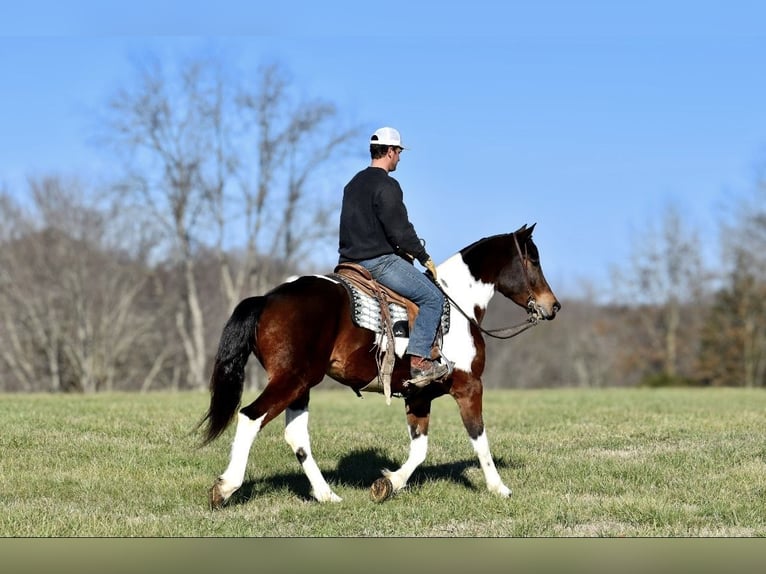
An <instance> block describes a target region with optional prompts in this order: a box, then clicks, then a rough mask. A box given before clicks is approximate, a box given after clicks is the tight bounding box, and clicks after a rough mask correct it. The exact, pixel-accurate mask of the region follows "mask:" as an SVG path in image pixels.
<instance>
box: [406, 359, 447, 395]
mask: <svg viewBox="0 0 766 574" xmlns="http://www.w3.org/2000/svg"><path fill="white" fill-rule="evenodd" d="M449 372H450V366H449V365H448V364H446V363H438V362H436V361H432V360H431V359H426V358H425V357H417V356H415V355H412V356H411V357H410V376H411V377H412V378H411V379H410V384H412V385H415V386H417V387H422V386H425V385H427V384H428V383H430V382H431V381H436V380H438V379H441V378H442V377H444V376H446V375H448V374H449Z"/></svg>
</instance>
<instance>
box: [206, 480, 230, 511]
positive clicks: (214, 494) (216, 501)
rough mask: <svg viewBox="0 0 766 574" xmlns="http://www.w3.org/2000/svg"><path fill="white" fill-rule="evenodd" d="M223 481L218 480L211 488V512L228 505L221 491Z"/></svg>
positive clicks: (209, 498)
mask: <svg viewBox="0 0 766 574" xmlns="http://www.w3.org/2000/svg"><path fill="white" fill-rule="evenodd" d="M222 482H223V481H222V480H221V479H220V478H217V479H216V481H215V482H214V483H213V486H212V487H211V488H210V493H209V497H208V500H209V502H210V510H220V509H221V508H223V505H224V504H226V500H227V497H225V496H224V495H223V492H222V491H221V484H222Z"/></svg>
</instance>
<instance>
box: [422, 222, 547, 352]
mask: <svg viewBox="0 0 766 574" xmlns="http://www.w3.org/2000/svg"><path fill="white" fill-rule="evenodd" d="M513 242H514V244H515V245H516V253H518V254H519V259H520V260H521V270H522V272H523V273H524V284H525V285H526V287H527V293H528V295H529V299H528V300H527V309H528V310H529V311H528V312H531V311H532V310H533V309H534V296H533V295H532V287H531V286H530V283H529V275H528V274H527V267H526V265H524V256H523V255H522V254H521V246H520V245H519V240H518V239H517V238H516V234H515V233H514V234H513ZM432 279H433V278H432ZM434 283H435V284H436V286H437V287H438V288H439V290H440V291H441V292H442V294H443V295H444V296H445V297H446V298H447V300H448V301H449V302H450V304H452V305H453V306H454V307H455V309H457V310H458V311H459V312H460V314H461V315H463V317H465V318H466V319H468V322H469V323H471V324H472V325H473V326H474V327H476V328H477V329H478V330H479V331H481V332H482V333H484V334H485V335H487V336H488V337H492V338H494V339H511V338H512V337H515V336H516V335H520V334H521V333H523V332H524V331H526V330H527V329H529V328H530V327H534V326H535V325H537V323H538V321H539V318H538V316H537V314H534V315H532V314H530V316H529V317H527V319H526V321H522V322H521V323H517V324H516V325H511V326H510V327H505V328H503V329H485V328H484V327H482V326H481V325H479V322H478V321H477V320H476V319H474V318H473V317H472V316H470V315H468V313H466V312H465V311H463V309H461V307H460V305H458V304H457V303H456V302H455V300H454V299H453V298H452V297H450V296H449V294H448V293H447V292H446V291H445V290H444V289H443V288H442V286H441V285H440V284H439V282H438V281H434Z"/></svg>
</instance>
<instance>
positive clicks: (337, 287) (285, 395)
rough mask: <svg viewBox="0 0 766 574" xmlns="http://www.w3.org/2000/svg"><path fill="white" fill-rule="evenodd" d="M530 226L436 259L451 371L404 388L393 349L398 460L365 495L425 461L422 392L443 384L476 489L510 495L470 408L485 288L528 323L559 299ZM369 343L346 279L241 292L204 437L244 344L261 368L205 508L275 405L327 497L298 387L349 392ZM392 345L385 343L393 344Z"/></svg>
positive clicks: (229, 395)
mask: <svg viewBox="0 0 766 574" xmlns="http://www.w3.org/2000/svg"><path fill="white" fill-rule="evenodd" d="M534 227H535V226H534V225H532V226H531V227H527V226H526V225H525V226H523V227H522V228H520V229H518V230H517V231H515V232H514V233H509V234H503V235H495V236H492V237H486V238H484V239H481V240H479V241H477V242H475V243H473V244H471V245H469V246H468V247H465V248H464V249H462V250H460V252H458V253H456V254H455V255H453V256H452V257H450V258H449V259H447V260H446V261H445V262H444V263H442V264H441V265H439V266H438V267H437V273H438V280H439V283H440V285H441V287H442V289H443V291H444V292H445V294H446V295H447V296H448V298H449V301H450V306H451V309H450V312H451V313H450V328H449V330H448V332H447V333H446V335H444V338H443V341H442V345H441V352H442V355H443V356H444V357H445V358H446V359H448V360H450V361H453V362H454V370H453V371H452V373H451V374H450V376H449V377H448V378H447V379H446V380H444V381H443V382H435V383H431V384H430V385H428V386H426V387H424V388H422V389H414V388H410V387H406V386H405V385H404V382H405V380H406V379H407V378H408V374H409V368H408V361H407V360H406V358H402V357H400V356H398V357H397V359H396V362H395V364H394V370H393V373H392V376H391V390H392V392H393V393H394V394H395V395H401V396H402V397H403V398H404V404H405V409H406V416H407V425H408V427H409V433H410V438H411V442H410V449H409V456H408V458H407V460H406V461H405V463H404V464H403V465H402V466H401V468H399V469H398V470H396V471H393V472H392V471H388V470H384V471H383V474H384V478H381V479H378V480H377V481H376V483H375V485H373V498H375V499H377V500H382V499H385V498H386V497H387V496H389V495H390V494H391V493H392V492H396V491H398V490H400V489H402V488H403V487H404V486H405V485H406V484H407V481H408V480H409V478H410V476H411V475H412V473H413V472H414V471H415V469H416V468H417V467H418V466H419V465H420V464H421V463H422V462H423V461H424V460H425V458H426V451H427V449H428V425H429V416H430V411H431V401H432V400H433V399H435V398H437V397H439V396H442V395H445V394H450V395H452V397H453V398H454V399H455V401H456V402H457V404H458V407H459V410H460V416H461V417H462V420H463V424H464V426H465V429H466V431H467V432H468V436H469V438H470V441H471V444H472V446H473V449H474V451H475V452H476V455H477V456H478V459H479V464H480V466H481V469H482V470H483V471H484V477H485V479H486V482H487V487H488V488H489V490H490V491H492V492H495V493H497V494H499V495H500V496H510V494H511V490H510V489H509V488H508V487H507V486H506V485H505V484H503V481H502V479H501V478H500V475H499V474H498V472H497V469H496V467H495V464H494V461H493V459H492V454H491V453H490V449H489V443H488V440H487V434H486V431H485V428H484V421H483V418H482V391H483V389H482V382H481V375H482V372H483V371H484V362H485V355H484V349H485V343H484V339H483V337H482V333H486V331H484V330H483V329H482V328H481V326H480V324H481V321H482V319H483V318H484V315H485V312H486V310H487V305H488V304H489V301H490V299H491V298H492V296H493V295H494V293H495V292H496V291H499V292H500V293H501V294H503V295H504V296H505V297H507V298H509V299H511V300H512V301H513V302H515V303H517V304H518V305H520V306H522V307H524V308H526V309H527V310H528V312H529V313H530V315H531V317H532V318H533V319H534V320H535V321H536V320H537V319H553V318H554V317H555V316H556V312H557V311H558V310H559V309H560V308H561V305H560V304H559V302H558V301H557V300H556V297H555V295H554V294H553V292H552V291H551V289H550V287H549V286H548V283H547V281H546V280H545V277H544V276H543V272H542V269H541V267H540V260H539V254H538V250H537V247H536V246H535V244H534V243H533V241H532V231H533V229H534ZM376 344H377V345H380V344H381V340H380V338H376V334H375V333H374V332H373V331H371V330H368V329H363V328H359V327H357V326H355V325H354V323H353V322H352V316H351V310H350V303H349V296H348V294H347V291H346V288H345V287H344V286H343V285H341V284H340V283H339V282H338V281H337V280H334V279H333V278H332V277H322V276H304V277H300V278H298V279H296V280H294V281H291V282H288V283H284V284H282V285H280V286H278V287H276V288H275V289H273V290H272V291H270V292H269V293H267V294H265V295H263V296H257V297H249V298H247V299H244V300H242V301H241V302H240V303H239V304H238V305H237V307H236V308H235V309H234V312H233V313H232V315H231V317H230V318H229V320H228V322H227V323H226V326H225V327H224V329H223V333H222V335H221V340H220V344H219V347H218V353H217V356H216V359H215V365H214V367H213V374H212V377H211V381H210V392H211V398H210V408H209V409H208V411H207V413H206V415H205V417H204V418H203V420H202V421H201V423H200V424H201V425H205V438H204V442H205V443H208V442H210V441H212V440H214V439H215V438H217V437H218V436H219V435H220V434H221V433H222V432H223V431H224V430H225V429H226V427H227V426H228V425H229V423H230V422H231V421H232V419H233V418H234V415H235V414H237V409H238V408H239V406H240V401H241V398H242V391H243V385H244V381H245V365H246V363H247V360H248V357H249V355H250V353H251V352H252V353H254V354H255V356H256V357H257V358H258V360H259V361H260V362H261V364H262V365H263V367H264V369H265V370H266V373H267V374H268V383H267V385H266V387H265V388H264V389H263V391H262V392H261V393H260V395H259V396H258V397H257V398H256V399H255V401H253V402H252V403H250V404H249V405H247V406H246V407H244V408H242V409H241V410H239V413H238V414H237V427H236V432H235V436H234V441H233V444H232V446H231V459H230V462H229V465H228V467H227V468H226V470H225V471H224V472H223V474H221V475H220V476H219V477H218V479H217V480H216V481H215V483H214V484H213V487H212V489H211V491H210V504H211V506H212V507H213V508H220V507H221V506H223V504H224V503H225V502H226V501H227V500H228V499H229V497H230V496H231V495H232V494H233V493H234V492H235V491H236V490H237V489H238V488H239V487H240V486H241V485H242V483H243V480H244V476H245V470H246V466H247V459H248V456H249V452H250V447H251V445H252V443H253V441H254V440H255V437H256V435H257V434H258V432H259V431H260V430H261V429H262V428H263V427H264V426H265V425H266V424H267V423H268V422H269V421H271V420H272V419H274V418H275V417H276V416H278V415H279V414H280V413H281V412H283V411H285V435H284V436H285V440H286V441H287V443H288V444H289V445H290V447H291V448H292V450H293V452H294V453H295V456H296V457H297V458H298V461H299V463H300V464H301V466H302V468H303V470H304V472H305V473H306V476H307V477H308V479H309V481H310V483H311V487H312V495H313V496H314V497H315V498H316V499H317V500H318V501H320V502H325V501H339V500H340V497H338V495H337V494H335V492H333V490H332V488H331V487H330V485H329V484H328V483H327V481H326V480H325V479H324V477H323V476H322V473H321V471H320V470H319V467H318V466H317V464H316V462H315V460H314V458H313V456H312V454H311V445H310V439H309V430H308V405H309V393H310V392H311V388H312V387H314V386H315V385H317V384H319V383H320V382H321V381H322V379H323V378H324V376H325V375H328V376H329V377H331V378H333V379H335V380H336V381H338V382H340V383H342V384H344V385H347V386H349V387H351V388H352V389H353V390H355V391H357V392H358V391H359V390H361V389H363V388H364V387H365V386H366V385H368V383H370V381H372V380H374V379H375V378H376V377H377V376H378V363H377V362H376V357H375V355H376V352H375V346H376ZM403 347H404V345H397V351H396V352H397V353H400V351H401V349H402V348H403ZM376 490H377V492H376ZM381 491H382V492H381Z"/></svg>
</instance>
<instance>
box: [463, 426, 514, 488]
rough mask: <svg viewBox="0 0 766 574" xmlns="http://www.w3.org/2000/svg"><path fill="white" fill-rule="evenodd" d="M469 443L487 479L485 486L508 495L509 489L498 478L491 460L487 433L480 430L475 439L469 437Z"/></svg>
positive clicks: (498, 475)
mask: <svg viewBox="0 0 766 574" xmlns="http://www.w3.org/2000/svg"><path fill="white" fill-rule="evenodd" d="M471 445H472V446H473V450H474V452H475V453H476V455H477V456H478V457H479V463H480V464H481V470H483V471H484V478H485V480H486V481H487V488H488V489H489V491H490V492H494V493H496V494H499V495H500V496H504V497H508V496H510V495H511V489H510V488H508V487H507V486H505V484H503V479H502V478H500V474H498V472H497V468H496V467H495V462H494V461H493V460H492V453H491V452H490V451H489V441H488V440H487V433H486V432H484V431H482V433H481V434H480V435H479V436H478V437H476V439H475V440H474V439H471Z"/></svg>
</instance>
